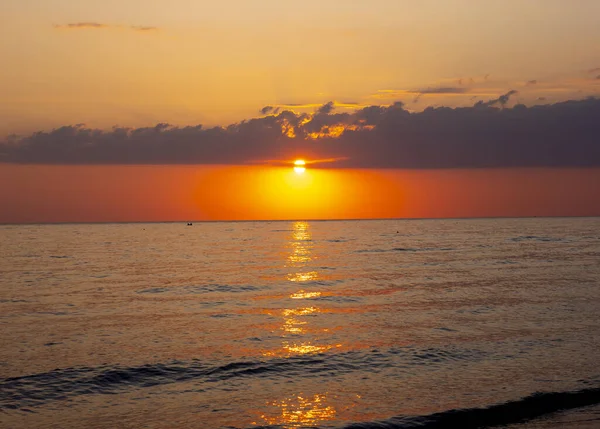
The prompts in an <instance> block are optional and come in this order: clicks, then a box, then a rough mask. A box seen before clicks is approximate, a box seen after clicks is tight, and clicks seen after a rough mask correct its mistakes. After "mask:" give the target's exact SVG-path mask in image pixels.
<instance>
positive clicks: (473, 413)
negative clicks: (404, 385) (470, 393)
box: [346, 388, 600, 429]
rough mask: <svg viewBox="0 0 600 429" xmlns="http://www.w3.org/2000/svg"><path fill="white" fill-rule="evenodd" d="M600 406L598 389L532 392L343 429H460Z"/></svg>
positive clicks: (512, 422) (356, 424)
mask: <svg viewBox="0 0 600 429" xmlns="http://www.w3.org/2000/svg"><path fill="white" fill-rule="evenodd" d="M599 403H600V388H593V389H583V390H578V391H573V392H544V393H535V394H533V395H531V396H527V397H524V398H521V399H518V400H516V401H510V402H505V403H503V404H497V405H492V406H489V407H487V408H467V409H455V410H448V411H444V412H441V413H435V414H430V415H425V416H399V417H392V418H391V419H389V420H386V421H380V422H365V423H354V424H351V425H348V426H346V429H408V428H422V429H427V428H461V429H476V428H483V427H494V426H504V425H509V424H514V423H520V422H524V421H528V420H532V419H535V418H538V417H541V416H544V415H546V414H550V413H554V412H557V411H564V410H569V409H573V408H580V407H585V406H589V405H594V404H599Z"/></svg>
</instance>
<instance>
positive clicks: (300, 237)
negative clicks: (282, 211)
mask: <svg viewBox="0 0 600 429" xmlns="http://www.w3.org/2000/svg"><path fill="white" fill-rule="evenodd" d="M300 162H301V163H302V164H299V163H300ZM303 164H304V161H302V160H297V161H296V162H294V165H303ZM294 168H298V167H294ZM302 168H303V167H302ZM287 247H288V248H289V250H290V252H289V254H288V255H287V257H286V261H285V267H286V268H288V269H289V273H288V274H287V275H286V280H287V281H288V282H289V285H290V286H293V289H292V290H291V291H290V293H289V295H288V299H290V302H289V307H290V308H284V309H282V310H281V316H282V317H283V323H282V324H281V327H280V330H281V331H282V332H283V335H282V342H281V349H280V350H278V351H275V352H272V351H269V352H266V353H264V354H265V355H266V356H278V355H279V356H287V357H290V356H297V355H306V354H315V353H324V352H327V351H328V350H331V349H333V348H338V347H342V345H341V344H335V343H330V342H329V341H327V337H326V336H327V335H328V331H329V330H328V329H322V328H321V329H316V328H315V327H311V326H310V325H311V323H310V321H311V320H313V319H311V316H316V315H318V314H319V313H321V311H322V310H321V308H320V307H318V306H317V305H315V304H317V303H316V302H314V301H312V302H310V305H307V304H305V303H304V302H302V300H306V299H311V298H318V297H320V296H321V294H322V292H321V291H318V290H305V289H298V288H297V286H299V285H301V284H305V287H306V288H307V289H308V288H309V287H313V288H314V287H315V284H314V283H312V284H311V282H314V281H316V280H319V279H322V278H321V275H320V273H319V272H318V271H317V270H315V269H314V261H315V259H317V258H318V256H315V255H313V249H314V243H313V239H312V234H311V232H310V224H309V223H308V222H294V223H293V224H292V233H291V236H290V240H289V242H288V244H287ZM324 336H325V338H324ZM323 340H325V341H323ZM311 390H312V389H311ZM336 415H337V410H336V407H335V404H334V402H333V401H332V400H331V398H330V397H329V392H326V391H325V392H322V391H321V392H319V391H318V390H317V391H314V390H313V391H312V392H306V391H299V392H295V393H293V394H292V395H286V397H284V398H282V399H278V400H274V401H270V402H267V404H266V407H265V410H264V411H263V412H261V414H260V418H261V420H262V421H263V422H264V423H266V424H268V425H279V426H282V427H284V428H286V429H296V428H299V427H305V426H317V425H320V424H322V423H323V422H325V421H331V420H334V419H335V418H336Z"/></svg>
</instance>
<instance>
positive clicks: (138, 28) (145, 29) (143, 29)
mask: <svg viewBox="0 0 600 429" xmlns="http://www.w3.org/2000/svg"><path fill="white" fill-rule="evenodd" d="M129 28H131V29H132V30H134V31H158V27H142V26H139V25H131V26H130V27H129Z"/></svg>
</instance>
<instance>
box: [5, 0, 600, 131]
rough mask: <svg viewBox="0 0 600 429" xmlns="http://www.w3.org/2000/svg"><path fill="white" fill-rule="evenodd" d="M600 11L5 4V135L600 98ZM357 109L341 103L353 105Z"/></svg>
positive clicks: (571, 4) (466, 5)
mask: <svg viewBox="0 0 600 429" xmlns="http://www.w3.org/2000/svg"><path fill="white" fill-rule="evenodd" d="M598 16H600V2H598V1H597V0H576V1H566V0H527V1H523V0H486V1H475V0H444V1H442V0H419V1H415V0H371V1H349V0H326V1H324V0H304V1H302V2H301V3H296V2H290V1H285V0H254V1H248V0H221V1H215V0H206V1H192V0H154V1H152V2H151V3H148V1H147V0H104V1H81V0H2V1H1V2H0V35H1V36H2V37H0V58H2V62H3V67H0V94H1V96H0V137H3V136H4V135H7V134H10V133H17V134H29V133H31V132H33V131H37V130H47V129H49V128H53V127H59V126H62V125H69V124H78V123H85V124H87V125H88V126H90V127H94V128H102V129H106V128H110V127H112V126H114V125H121V126H131V127H140V126H150V125H154V124H156V123H158V122H168V123H171V124H176V125H190V124H198V123H202V124H204V125H227V124H230V123H234V122H238V121H240V120H243V119H247V118H252V117H254V116H255V115H256V114H257V112H258V110H259V109H261V108H262V107H263V106H266V105H281V104H288V105H291V104H294V105H295V106H294V109H296V110H301V111H302V109H303V108H302V107H301V106H297V105H298V104H300V105H303V106H308V107H307V108H306V107H305V108H304V111H309V112H310V111H312V110H313V109H314V106H316V105H319V104H323V103H326V102H328V101H330V100H335V101H339V102H346V103H347V105H348V109H349V110H351V109H353V108H355V107H356V106H355V105H352V103H357V104H358V105H362V106H364V105H372V104H375V105H379V104H390V103H392V102H393V101H399V100H401V101H404V102H407V103H412V100H413V99H415V97H416V95H417V94H418V93H419V91H422V90H425V91H426V90H428V89H429V90H430V89H431V88H440V87H441V88H447V87H459V88H461V89H463V90H464V92H453V93H447V92H446V93H444V92H438V93H432V92H427V93H426V95H425V96H423V97H420V99H419V102H418V103H414V105H412V106H411V108H413V109H415V110H418V111H420V110H422V109H424V108H425V107H427V106H431V105H440V104H443V105H447V106H470V105H472V104H473V102H474V100H488V99H491V98H495V97H498V96H499V95H501V94H504V93H506V92H507V91H508V90H511V89H513V90H518V91H519V94H518V95H517V97H515V98H514V100H513V101H514V102H519V103H526V104H532V103H539V102H540V100H539V99H540V98H543V99H544V100H545V101H544V102H557V101H561V100H565V99H573V98H584V97H586V96H590V95H596V96H597V95H598V94H600V80H598V79H595V78H596V75H597V74H599V73H600V72H596V71H595V69H597V68H598V67H600V43H599V42H600V26H599V25H598ZM342 104H343V103H342Z"/></svg>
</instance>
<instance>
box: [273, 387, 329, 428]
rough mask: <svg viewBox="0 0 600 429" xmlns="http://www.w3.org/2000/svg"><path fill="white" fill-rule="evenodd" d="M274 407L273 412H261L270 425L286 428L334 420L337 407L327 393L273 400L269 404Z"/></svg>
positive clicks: (314, 424)
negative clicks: (332, 403) (330, 400)
mask: <svg viewBox="0 0 600 429" xmlns="http://www.w3.org/2000/svg"><path fill="white" fill-rule="evenodd" d="M267 405H268V406H269V407H272V408H274V410H273V411H272V412H269V413H263V414H261V419H262V420H263V421H264V422H265V423H266V424H268V425H282V426H284V427H286V428H290V429H292V428H298V427H302V426H316V425H317V424H319V423H321V422H325V421H331V420H334V419H335V417H336V414H337V413H336V409H335V407H334V406H333V405H331V403H330V402H329V399H328V397H327V393H324V394H316V395H312V396H311V395H308V396H304V395H302V394H299V395H297V396H296V397H291V398H285V399H281V400H277V401H272V402H269V403H268V404H267Z"/></svg>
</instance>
